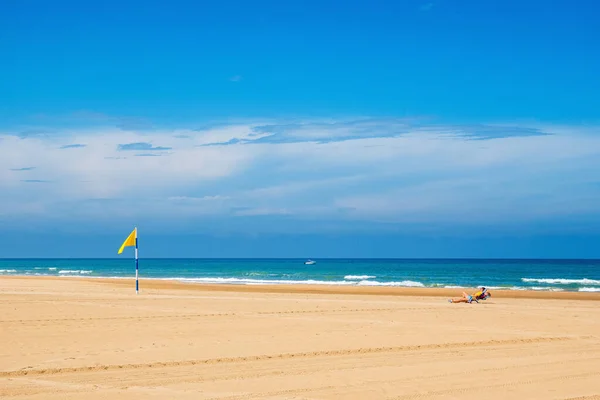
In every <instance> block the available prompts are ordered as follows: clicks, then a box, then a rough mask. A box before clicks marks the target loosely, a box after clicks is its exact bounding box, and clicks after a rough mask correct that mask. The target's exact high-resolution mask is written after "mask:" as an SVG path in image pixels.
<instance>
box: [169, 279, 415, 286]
mask: <svg viewBox="0 0 600 400" xmlns="http://www.w3.org/2000/svg"><path fill="white" fill-rule="evenodd" d="M163 279H165V280H169V279H173V280H178V281H181V282H189V283H207V284H237V285H334V286H405V287H424V285H423V284H422V283H421V282H413V281H401V282H378V281H367V280H361V281H358V282H356V281H321V280H315V279H306V280H291V279H290V280H283V279H246V278H163Z"/></svg>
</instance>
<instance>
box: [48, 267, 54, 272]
mask: <svg viewBox="0 0 600 400" xmlns="http://www.w3.org/2000/svg"><path fill="white" fill-rule="evenodd" d="M48 271H56V267H50V268H48Z"/></svg>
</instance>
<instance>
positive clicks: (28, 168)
mask: <svg viewBox="0 0 600 400" xmlns="http://www.w3.org/2000/svg"><path fill="white" fill-rule="evenodd" d="M34 169H35V167H22V168H11V169H10V170H11V171H15V172H18V171H31V170H34Z"/></svg>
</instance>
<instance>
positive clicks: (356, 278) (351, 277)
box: [344, 275, 377, 281]
mask: <svg viewBox="0 0 600 400" xmlns="http://www.w3.org/2000/svg"><path fill="white" fill-rule="evenodd" d="M372 278H377V277H376V276H373V275H346V276H345V277H344V279H346V280H348V281H361V280H364V279H372Z"/></svg>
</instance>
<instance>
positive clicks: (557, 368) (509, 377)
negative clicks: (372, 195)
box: [0, 277, 600, 400]
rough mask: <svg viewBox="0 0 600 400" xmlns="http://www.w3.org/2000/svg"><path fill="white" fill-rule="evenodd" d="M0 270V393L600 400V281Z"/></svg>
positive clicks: (6, 395) (44, 396)
mask: <svg viewBox="0 0 600 400" xmlns="http://www.w3.org/2000/svg"><path fill="white" fill-rule="evenodd" d="M140 286H141V292H140V294H139V295H136V294H135V290H134V284H133V282H132V281H131V280H103V279H78V278H37V277H36V278H33V277H32V278H23V277H2V278H0V343H2V347H1V350H0V398H3V399H4V398H7V399H81V398H85V399H89V400H93V399H175V398H176V399H369V400H370V399H458V398H460V399H464V398H468V397H480V396H484V397H485V398H487V399H492V400H493V399H507V398H525V399H572V400H574V399H582V400H583V399H586V400H591V399H600V384H599V383H598V382H600V294H599V293H567V292H528V291H507V292H497V291H492V293H493V297H492V298H491V299H489V300H487V301H485V302H482V303H480V304H471V305H470V304H450V303H448V302H447V301H446V299H447V298H448V297H450V296H458V295H460V292H461V290H460V289H456V290H455V289H451V290H449V289H421V288H377V287H329V286H326V287H315V286H310V287H309V286H234V285H190V284H181V283H177V282H167V281H145V280H142V281H141V282H140Z"/></svg>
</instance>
